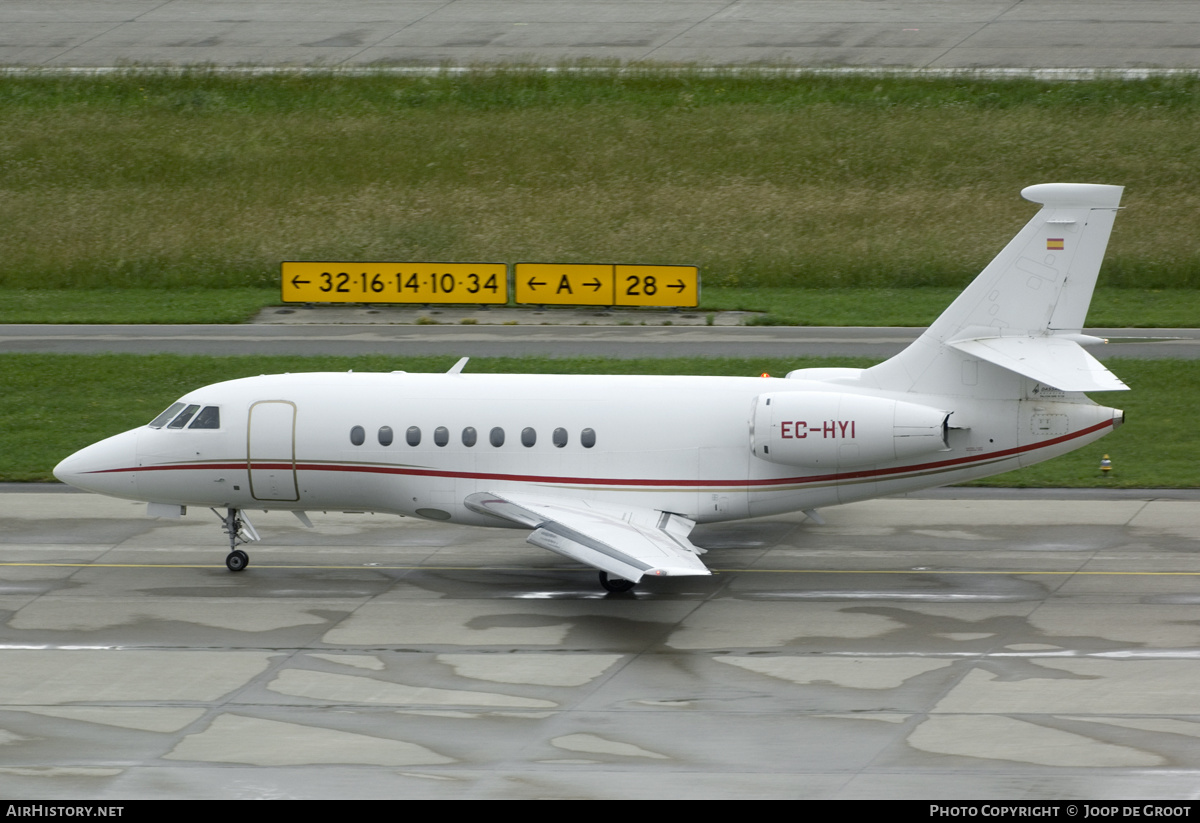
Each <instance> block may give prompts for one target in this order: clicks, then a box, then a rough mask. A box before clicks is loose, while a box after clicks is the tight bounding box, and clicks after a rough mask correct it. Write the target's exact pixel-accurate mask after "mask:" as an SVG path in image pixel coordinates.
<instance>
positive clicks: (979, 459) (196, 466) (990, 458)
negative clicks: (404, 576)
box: [89, 420, 1113, 488]
mask: <svg viewBox="0 0 1200 823" xmlns="http://www.w3.org/2000/svg"><path fill="white" fill-rule="evenodd" d="M1112 427H1113V421H1112V420H1105V421H1104V422H1102V423H1097V424H1095V425H1094V426H1089V427H1087V428H1086V429H1080V430H1079V431H1077V432H1072V433H1071V434H1064V435H1062V436H1060V437H1054V438H1051V439H1050V440H1047V441H1045V442H1044V443H1030V444H1027V445H1024V446H1015V447H1013V448H1011V449H1002V450H1000V451H996V452H989V453H987V454H980V455H971V456H968V457H956V458H954V459H953V460H938V461H934V462H931V463H918V464H916V465H911V466H893V467H891V468H887V469H868V470H864V471H857V472H842V473H839V474H816V475H803V476H800V477H776V478H765V479H761V480H751V479H743V480H657V479H653V478H636V479H632V478H609V477H556V476H552V475H526V474H494V473H490V472H455V471H442V470H438V469H425V468H419V467H416V466H394V465H393V466H388V465H372V464H364V463H308V462H300V461H297V462H296V463H294V464H293V463H283V462H270V463H267V462H256V463H254V464H253V468H254V469H255V470H261V469H282V470H285V471H286V470H288V469H293V468H294V469H295V470H296V471H326V472H360V473H363V474H395V475H404V476H409V477H453V478H459V479H464V480H503V481H509V482H521V483H549V484H557V485H574V486H635V487H636V486H644V487H647V488H664V487H675V488H702V487H710V486H711V487H734V488H737V487H744V488H763V487H769V486H793V485H805V484H811V483H831V482H834V483H836V482H846V481H852V480H857V481H866V480H874V479H879V478H886V477H894V476H896V475H902V474H910V473H922V472H925V473H941V472H945V471H952V470H953V469H956V468H965V467H967V466H970V465H975V464H978V465H982V464H985V463H994V462H996V461H999V460H1004V459H1006V458H1009V457H1015V456H1016V455H1018V454H1024V453H1026V452H1031V451H1035V450H1037V449H1044V448H1048V447H1050V446H1055V445H1058V444H1059V443H1065V442H1067V441H1070V440H1074V439H1076V438H1079V437H1084V436H1086V435H1089V434H1092V433H1093V432H1097V431H1100V430H1102V429H1107V428H1112ZM246 467H247V464H246V463H245V461H240V462H228V461H223V462H220V463H202V462H196V463H166V464H163V465H158V466H137V467H128V468H120V469H101V470H100V471H96V472H89V474H113V473H120V472H138V471H144V472H153V471H196V470H203V471H221V470H226V471H230V470H232V471H238V470H242V469H245V468H246Z"/></svg>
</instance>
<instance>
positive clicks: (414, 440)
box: [404, 426, 421, 446]
mask: <svg viewBox="0 0 1200 823" xmlns="http://www.w3.org/2000/svg"><path fill="white" fill-rule="evenodd" d="M404 440H405V442H406V443H408V445H410V446H419V445H421V427H420V426H409V427H408V431H406V432H405V433H404Z"/></svg>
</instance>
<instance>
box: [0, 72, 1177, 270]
mask: <svg viewBox="0 0 1200 823" xmlns="http://www.w3.org/2000/svg"><path fill="white" fill-rule="evenodd" d="M1198 114H1200V79H1197V78H1194V77H1181V78H1160V79H1154V80H1145V81H1117V80H1100V81H1094V82H1073V83H1072V82H1063V83H1055V82H1040V81H1032V80H1011V81H975V80H969V79H882V78H850V79H846V78H828V77H814V76H799V77H782V76H777V75H768V74H763V75H755V74H738V75H734V74H726V75H722V74H720V73H700V72H690V73H689V72H682V73H666V72H663V71H655V70H652V69H646V70H644V71H635V72H632V73H624V74H621V73H613V72H607V73H596V74H583V75H580V74H570V73H559V74H546V73H541V72H522V71H519V70H514V71H481V72H476V73H470V74H465V75H443V76H437V77H428V78H417V77H405V76H391V75H374V76H365V77H348V76H344V75H338V74H337V73H336V72H333V73H330V74H329V75H319V76H271V77H247V76H224V75H215V74H206V73H205V72H202V71H198V72H192V73H184V74H182V75H165V74H138V73H130V74H128V75H116V76H106V77H90V78H87V77H85V78H78V77H75V78H63V77H41V78H39V77H3V78H0V118H2V119H3V122H4V124H5V127H4V129H3V130H2V131H0V229H2V231H0V287H3V288H8V289H41V288H85V289H113V288H160V289H172V290H180V289H194V288H222V289H224V288H247V287H250V288H270V287H273V286H274V285H275V284H276V283H277V282H278V276H279V269H278V266H279V262H280V261H281V260H286V259H334V260H338V259H344V260H366V259H370V260H380V259H382V260H464V261H469V260H504V261H509V262H516V261H519V260H552V261H561V262H609V261H611V262H637V263H686V264H694V265H699V266H700V267H701V268H702V270H703V272H704V278H705V284H706V288H707V287H718V286H722V287H730V288H763V287H786V288H804V289H817V288H837V289H847V288H863V287H869V288H882V289H899V288H909V287H934V288H961V287H962V285H964V284H965V283H966V282H967V281H968V280H969V279H970V277H971V276H973V275H974V274H975V273H976V272H977V271H979V269H980V268H981V267H982V266H983V265H984V264H985V263H986V262H987V261H988V260H989V259H990V258H991V257H992V256H993V255H994V254H995V253H996V251H997V250H998V249H999V248H1001V247H1002V246H1003V245H1004V243H1005V242H1007V241H1008V239H1010V238H1011V236H1012V235H1013V234H1014V233H1015V232H1016V230H1017V229H1018V228H1019V227H1020V226H1021V225H1022V224H1023V223H1024V222H1025V221H1026V220H1027V219H1028V218H1029V217H1030V216H1031V215H1032V214H1033V212H1034V208H1035V207H1034V206H1033V205H1032V204H1030V203H1027V202H1025V201H1023V200H1021V199H1020V198H1019V197H1018V192H1019V190H1020V189H1021V188H1023V187H1024V186H1027V185H1029V184H1031V183H1039V182H1048V181H1061V180H1066V181H1080V182H1105V183H1118V184H1123V185H1125V186H1127V189H1128V191H1127V196H1126V198H1125V204H1126V205H1127V206H1128V210H1127V211H1126V212H1125V213H1123V214H1122V215H1121V217H1120V219H1119V220H1118V223H1117V228H1116V231H1115V232H1114V236H1113V240H1112V244H1111V247H1110V252H1109V255H1108V258H1107V262H1106V264H1105V268H1104V271H1103V273H1102V283H1103V284H1104V285H1106V286H1110V287H1127V288H1134V289H1193V288H1196V287H1197V286H1200V246H1198V245H1197V244H1196V243H1195V242H1194V236H1195V232H1194V222H1195V218H1194V215H1195V214H1196V213H1197V211H1198V208H1197V207H1198V206H1200V185H1198V184H1200V141H1197V140H1196V139H1195V134H1196V133H1197V126H1198V125H1200V123H1198Z"/></svg>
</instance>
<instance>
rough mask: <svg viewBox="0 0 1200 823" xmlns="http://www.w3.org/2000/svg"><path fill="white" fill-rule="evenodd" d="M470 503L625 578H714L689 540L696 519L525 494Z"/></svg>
mask: <svg viewBox="0 0 1200 823" xmlns="http://www.w3.org/2000/svg"><path fill="white" fill-rule="evenodd" d="M465 503H466V505H467V507H468V508H470V509H471V510H472V511H476V512H479V513H481V514H490V515H493V516H495V517H499V518H501V519H503V520H508V521H510V522H512V523H517V524H519V525H521V526H528V527H529V528H531V529H533V532H532V533H531V534H530V535H529V537H528V538H527V540H528V541H529V542H530V543H532V544H533V545H535V546H540V547H541V548H543V549H549V550H550V551H552V552H557V553H558V554H561V555H564V556H566V557H570V558H572V559H573V560H578V561H579V562H581V563H586V564H587V565H589V566H592V567H593V568H597V569H599V570H600V571H602V572H607V573H608V574H611V575H613V576H614V577H619V578H622V579H624V580H630V581H633V582H637V581H638V580H641V579H642V577H643V576H644V575H651V576H654V577H660V576H661V577H677V576H684V575H706V574H712V572H710V571H709V570H708V568H707V567H706V566H705V565H704V564H703V563H701V562H700V558H699V557H698V555H700V554H701V553H703V551H704V550H703V549H701V548H698V547H697V546H693V545H692V543H691V542H690V541H689V540H688V539H687V536H688V533H689V532H691V530H692V527H693V526H695V525H696V523H695V521H693V520H689V519H688V518H686V517H683V516H681V515H678V514H671V513H669V512H661V511H657V510H655V509H646V508H638V507H624V506H616V505H611V504H604V503H597V502H595V501H591V500H586V499H583V498H571V497H553V496H550V495H544V496H543V495H537V494H528V493H524V492H480V493H478V494H472V495H470V496H468V497H467V498H466V500H465Z"/></svg>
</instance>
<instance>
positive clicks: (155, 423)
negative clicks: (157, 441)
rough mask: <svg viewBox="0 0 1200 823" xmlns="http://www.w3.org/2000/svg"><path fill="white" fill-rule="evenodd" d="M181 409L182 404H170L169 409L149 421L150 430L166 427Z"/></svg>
mask: <svg viewBox="0 0 1200 823" xmlns="http://www.w3.org/2000/svg"><path fill="white" fill-rule="evenodd" d="M182 408H183V404H182V403H172V404H171V407H170V408H169V409H167V410H166V411H165V412H163V413H162V414H160V415H159V416H158V417H156V418H154V419H153V420H151V421H150V428H152V429H161V428H162V427H163V426H165V425H167V421H168V420H170V419H171V418H172V417H174V416H175V415H177V414H179V410H180V409H182Z"/></svg>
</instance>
